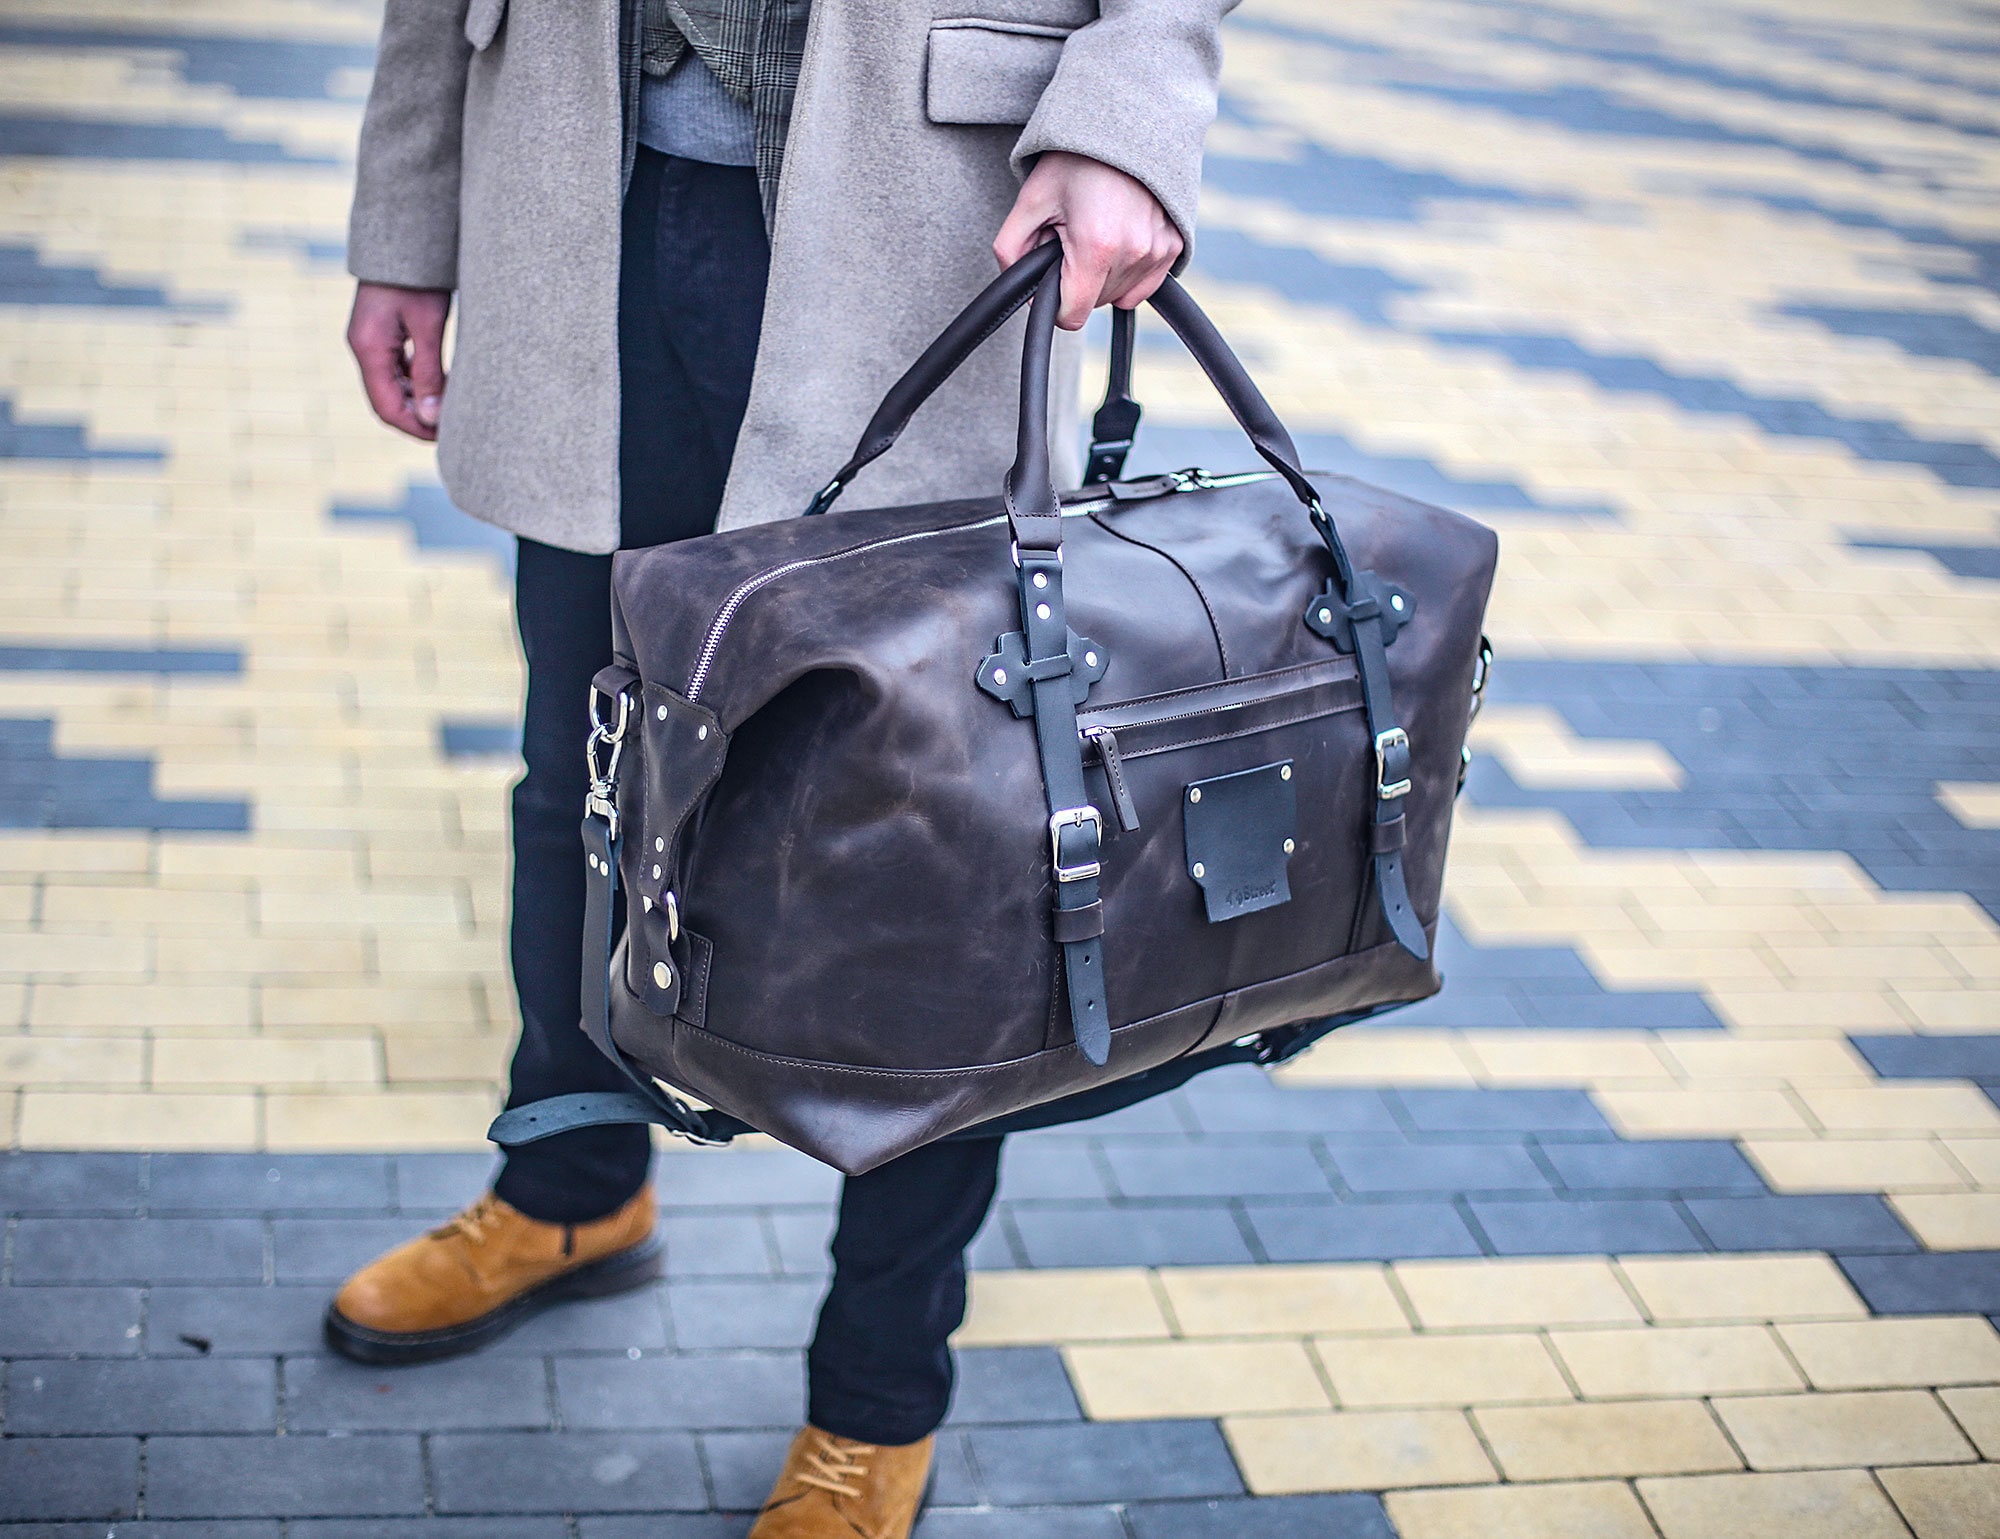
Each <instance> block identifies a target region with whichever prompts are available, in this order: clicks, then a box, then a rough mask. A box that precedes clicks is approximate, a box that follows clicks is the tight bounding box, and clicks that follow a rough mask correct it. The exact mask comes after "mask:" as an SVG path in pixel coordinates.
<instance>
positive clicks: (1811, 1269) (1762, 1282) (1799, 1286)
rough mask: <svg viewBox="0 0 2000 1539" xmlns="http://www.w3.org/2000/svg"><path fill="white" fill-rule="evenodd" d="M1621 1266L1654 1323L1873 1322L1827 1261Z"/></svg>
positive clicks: (1641, 1259) (1686, 1260) (1650, 1259)
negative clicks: (1746, 1321) (1862, 1320)
mask: <svg viewBox="0 0 2000 1539" xmlns="http://www.w3.org/2000/svg"><path fill="white" fill-rule="evenodd" d="M1618 1265H1619V1270H1620V1271H1622V1272H1623V1273H1624V1274H1625V1277H1626V1279H1627V1280H1628V1281H1629V1282H1630V1283H1631V1285H1632V1287H1633V1288H1634V1290H1636V1291H1637V1293H1638V1295H1639V1298H1640V1300H1641V1301H1642V1302H1643V1303H1644V1304H1645V1306H1646V1313H1647V1316H1648V1317H1649V1318H1651V1319H1652V1320H1654V1321H1656V1322H1658V1323H1661V1324H1698V1323H1701V1322H1704V1321H1730V1320H1751V1321H1756V1320H1824V1319H1865V1318H1866V1317H1867V1315H1868V1306H1867V1305H1866V1304H1864V1303H1862V1302H1861V1299H1860V1298H1859V1296H1858V1295H1856V1293H1855V1291H1854V1289H1853V1288H1851V1287H1850V1286H1849V1285H1848V1282H1847V1279H1846V1277H1845V1276H1844V1275H1842V1273H1841V1271H1840V1269H1839V1268H1838V1267H1837V1266H1835V1265H1834V1264H1833V1262H1832V1261H1830V1260H1828V1259H1827V1258H1826V1257H1825V1256H1820V1255H1770V1256H1626V1257H1623V1258H1621V1259H1620V1261H1619V1263H1618Z"/></svg>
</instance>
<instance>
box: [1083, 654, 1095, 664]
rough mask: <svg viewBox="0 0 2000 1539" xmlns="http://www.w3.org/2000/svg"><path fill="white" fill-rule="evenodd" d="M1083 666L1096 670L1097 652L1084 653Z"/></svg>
mask: <svg viewBox="0 0 2000 1539" xmlns="http://www.w3.org/2000/svg"><path fill="white" fill-rule="evenodd" d="M1083 665H1084V667H1086V668H1095V667H1096V666H1097V654H1096V653H1095V652H1086V653H1084V654H1083Z"/></svg>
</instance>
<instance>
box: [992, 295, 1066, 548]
mask: <svg viewBox="0 0 2000 1539" xmlns="http://www.w3.org/2000/svg"><path fill="white" fill-rule="evenodd" d="M1061 306H1062V266H1061V264H1060V263H1058V264H1056V265H1054V266H1051V267H1050V268H1049V270H1048V271H1047V272H1046V273H1044V274H1043V275H1042V280H1041V282H1040V283H1038V284H1036V285H1035V297H1034V302H1033V303H1032V304H1030V305H1029V306H1028V335H1027V338H1026V340H1025V341H1023V342H1022V344H1021V414H1020V417H1019V419H1018V420H1017V422H1016V425H1015V430H1014V463H1013V465H1012V467H1011V468H1010V469H1009V470H1008V472H1007V486H1006V494H1005V503H1006V508H1007V522H1008V523H1009V524H1011V525H1012V526H1013V530H1014V545H1015V549H1016V551H1017V552H1018V551H1023V550H1060V549H1062V502H1061V501H1060V500H1059V499H1058V498H1057V496H1056V483H1055V476H1054V473H1053V471H1052V470H1051V468H1050V465H1049V366H1050V363H1051V362H1052V361H1053V360H1054V357H1055V346H1056V311H1057V310H1058V309H1060V308H1061Z"/></svg>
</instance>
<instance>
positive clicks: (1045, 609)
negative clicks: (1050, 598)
mask: <svg viewBox="0 0 2000 1539" xmlns="http://www.w3.org/2000/svg"><path fill="white" fill-rule="evenodd" d="M1048 617H1049V606H1048V605H1047V604H1037V605H1036V606H1035V618H1036V619H1037V620H1046V619H1047V618H1048Z"/></svg>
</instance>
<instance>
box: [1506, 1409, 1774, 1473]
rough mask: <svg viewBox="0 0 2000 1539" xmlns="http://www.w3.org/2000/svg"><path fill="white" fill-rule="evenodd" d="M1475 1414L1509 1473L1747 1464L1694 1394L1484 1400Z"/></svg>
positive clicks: (1637, 1470) (1714, 1467)
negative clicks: (1587, 1400) (1544, 1401)
mask: <svg viewBox="0 0 2000 1539" xmlns="http://www.w3.org/2000/svg"><path fill="white" fill-rule="evenodd" d="M1472 1419H1473V1421H1474V1422H1475V1423H1476V1424H1477V1425H1478V1428H1479V1433H1480V1436H1481V1437H1482V1438H1484V1439H1485V1441H1486V1446H1487V1447H1488V1448H1490V1449H1492V1451H1493V1457H1494V1458H1495V1459H1497V1460H1498V1461H1499V1463H1500V1468H1501V1471H1502V1472H1503V1473H1504V1474H1505V1475H1506V1477H1507V1478H1508V1479H1509V1480H1585V1479H1591V1478H1593V1477H1598V1476H1622V1477H1629V1476H1633V1475H1657V1474H1665V1473H1669V1472H1671V1473H1675V1474H1689V1473H1695V1472H1701V1471H1708V1470H1733V1469H1740V1468H1742V1461H1741V1460H1740V1459H1738V1458H1737V1457H1736V1454H1735V1451H1734V1450H1733V1449H1731V1448H1730V1446H1729V1441H1728V1439H1727V1438H1725V1437H1724V1436H1723V1435H1722V1432H1721V1429H1720V1428H1718V1427H1717V1426H1716V1425H1715V1419H1714V1418H1713V1417H1712V1416H1710V1415H1709V1413H1708V1409H1707V1407H1706V1406H1704V1405H1702V1404H1701V1403H1700V1402H1699V1401H1694V1400H1650V1401H1605V1402H1600V1403H1595V1404H1584V1405H1576V1404H1571V1405H1521V1406H1482V1407H1480V1408H1478V1409H1476V1410H1475V1411H1473V1413H1472Z"/></svg>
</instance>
